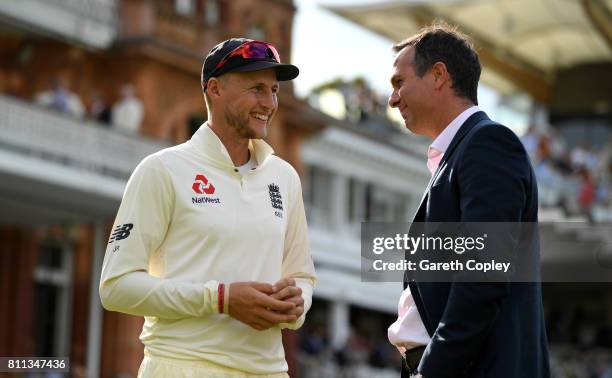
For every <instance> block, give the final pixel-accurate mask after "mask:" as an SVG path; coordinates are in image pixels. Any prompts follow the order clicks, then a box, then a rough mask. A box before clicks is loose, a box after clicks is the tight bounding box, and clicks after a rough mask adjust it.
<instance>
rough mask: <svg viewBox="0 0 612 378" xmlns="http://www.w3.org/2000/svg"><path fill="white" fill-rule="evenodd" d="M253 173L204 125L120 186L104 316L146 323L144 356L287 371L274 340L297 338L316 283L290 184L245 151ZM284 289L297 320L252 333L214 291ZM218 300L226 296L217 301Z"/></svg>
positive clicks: (284, 171) (288, 173)
mask: <svg viewBox="0 0 612 378" xmlns="http://www.w3.org/2000/svg"><path fill="white" fill-rule="evenodd" d="M249 148H250V150H251V151H252V153H253V154H254V155H255V159H256V161H257V167H256V168H255V169H253V170H250V171H248V172H246V173H245V174H244V175H242V174H240V172H239V171H238V170H237V169H236V168H235V167H234V164H233V163H232V160H231V159H230V157H229V154H228V152H227V150H226V149H225V146H224V145H223V143H221V141H220V140H219V138H218V137H217V136H216V134H215V133H214V132H213V131H212V129H210V128H209V127H208V125H207V124H204V125H202V126H201V127H200V128H199V130H198V131H197V132H196V133H195V134H194V136H193V137H192V138H191V140H189V141H188V142H186V143H183V144H180V145H178V146H175V147H171V148H167V149H164V150H162V151H160V152H158V153H155V154H153V155H150V156H148V157H147V158H145V159H144V160H143V161H142V162H141V163H140V164H139V165H138V167H137V168H136V169H135V170H134V173H133V174H132V176H131V177H130V179H129V181H128V183H127V187H126V189H125V192H124V195H123V199H122V201H121V206H120V207H119V212H118V214H117V218H116V219H115V223H114V225H113V232H112V234H111V238H110V240H109V244H108V247H107V249H106V255H105V258H104V265H103V268H102V277H101V282H100V296H101V299H102V303H103V305H104V307H105V308H106V309H108V310H112V311H120V312H124V313H128V314H132V315H140V316H144V317H145V323H144V326H143V329H142V333H141V335H140V340H141V341H142V342H143V343H144V345H145V353H147V354H149V355H152V356H159V357H166V358H176V359H185V360H203V361H207V362H212V363H215V364H219V365H223V366H227V367H231V368H234V369H239V370H243V371H245V372H248V373H253V374H271V373H278V372H283V371H287V363H286V361H285V358H284V350H283V346H282V343H281V328H285V327H287V328H291V329H296V328H299V327H300V326H301V325H302V324H303V322H304V318H305V315H306V311H308V309H309V308H310V305H311V303H312V291H313V287H314V283H315V272H314V265H313V262H312V258H311V256H310V250H309V245H308V236H307V225H306V217H305V213H304V204H303V201H302V190H301V185H300V180H299V176H298V174H297V172H296V171H295V170H294V169H293V167H291V166H290V165H289V164H288V163H287V162H285V161H284V160H282V159H280V158H278V157H276V156H274V155H272V153H273V150H272V148H271V147H270V146H269V145H268V144H267V143H265V142H264V141H262V140H251V142H250V145H249ZM282 277H292V278H294V279H295V281H296V283H297V285H298V286H299V287H300V288H301V289H302V296H303V297H304V302H305V303H304V309H305V312H304V314H303V315H302V316H301V317H300V318H299V319H298V320H297V321H296V322H294V323H291V324H282V325H279V326H278V327H272V328H271V329H268V330H265V331H257V330H255V329H253V328H251V327H249V326H247V325H246V324H244V323H241V322H239V321H238V320H235V319H234V318H231V317H230V316H228V315H226V314H221V313H219V309H218V306H217V300H218V298H217V296H218V294H217V289H218V284H219V282H223V283H225V285H226V290H229V284H230V283H232V282H237V281H260V282H267V283H270V284H273V283H275V282H276V281H278V280H279V279H281V278H282ZM227 297H228V295H226V298H227Z"/></svg>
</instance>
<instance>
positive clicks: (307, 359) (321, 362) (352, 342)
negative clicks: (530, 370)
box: [298, 327, 612, 378]
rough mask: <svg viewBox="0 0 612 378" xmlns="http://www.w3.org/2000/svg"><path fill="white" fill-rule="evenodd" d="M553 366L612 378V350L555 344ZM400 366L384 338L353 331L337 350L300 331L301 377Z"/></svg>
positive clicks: (356, 376)
mask: <svg viewBox="0 0 612 378" xmlns="http://www.w3.org/2000/svg"><path fill="white" fill-rule="evenodd" d="M581 333H582V332H581ZM578 337H584V334H583V333H582V336H580V335H578ZM550 364H551V371H552V376H553V377H555V378H612V349H610V348H603V347H596V348H593V347H588V346H586V345H583V346H577V344H576V343H555V342H552V343H551V344H550ZM400 366H401V356H400V354H399V352H398V351H397V350H396V349H395V348H393V347H392V346H391V345H390V344H389V342H388V341H387V340H386V339H383V338H382V337H378V338H371V337H366V336H364V335H361V334H359V333H357V332H355V330H351V334H350V336H349V338H348V340H347V343H346V345H345V346H344V348H342V349H340V350H334V349H333V348H332V347H331V345H330V343H329V340H328V338H327V336H326V329H325V328H324V327H316V328H311V329H309V328H306V329H304V330H302V332H301V342H300V350H299V353H298V369H299V371H300V377H304V378H335V377H339V378H344V377H346V378H374V377H376V378H387V377H388V378H392V377H393V378H397V377H398V375H399V371H400Z"/></svg>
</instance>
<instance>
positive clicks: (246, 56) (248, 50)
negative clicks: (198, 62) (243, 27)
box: [202, 40, 280, 91]
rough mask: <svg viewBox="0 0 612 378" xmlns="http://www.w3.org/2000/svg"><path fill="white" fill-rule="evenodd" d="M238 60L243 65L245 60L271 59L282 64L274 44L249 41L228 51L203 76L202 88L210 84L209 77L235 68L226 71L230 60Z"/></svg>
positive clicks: (204, 88)
mask: <svg viewBox="0 0 612 378" xmlns="http://www.w3.org/2000/svg"><path fill="white" fill-rule="evenodd" d="M236 60H238V65H241V64H240V62H241V61H244V60H246V61H247V62H248V61H269V62H274V63H277V64H280V56H279V54H278V51H277V50H276V48H275V47H274V46H272V45H271V44H269V43H266V42H263V41H257V40H252V41H248V42H245V43H243V44H241V45H240V46H238V47H236V48H235V49H233V50H232V51H230V52H228V53H227V54H226V55H225V56H224V57H223V58H221V60H220V61H219V63H217V65H216V66H215V68H214V69H213V71H212V72H211V73H210V74H209V75H206V76H205V77H204V78H203V79H204V80H203V82H202V90H203V91H206V87H207V86H208V79H210V78H211V77H214V76H217V75H219V74H221V73H225V72H226V71H231V70H233V69H235V67H234V68H229V67H227V69H226V70H225V71H224V68H223V67H226V65H227V64H228V63H229V62H235V61H236ZM204 68H205V67H204ZM202 74H203V76H204V74H205V72H202Z"/></svg>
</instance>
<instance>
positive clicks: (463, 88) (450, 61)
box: [393, 23, 481, 105]
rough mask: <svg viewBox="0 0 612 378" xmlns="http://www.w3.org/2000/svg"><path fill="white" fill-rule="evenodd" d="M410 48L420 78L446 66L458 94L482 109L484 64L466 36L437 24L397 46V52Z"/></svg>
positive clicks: (445, 25) (394, 47)
mask: <svg viewBox="0 0 612 378" xmlns="http://www.w3.org/2000/svg"><path fill="white" fill-rule="evenodd" d="M407 46H411V47H413V48H414V66H415V71H416V74H417V75H418V76H419V77H422V76H423V75H425V73H426V72H427V71H428V70H429V69H430V68H431V67H432V66H433V65H434V64H435V63H437V62H442V63H444V64H445V65H446V69H447V70H448V73H449V75H450V76H451V79H452V81H453V89H454V90H455V93H456V94H457V95H458V96H461V97H465V98H468V99H470V100H471V101H472V102H473V103H474V104H476V105H478V95H477V90H478V80H479V79H480V71H481V68H480V60H479V59H478V53H477V52H476V50H475V49H474V46H473V45H472V42H471V41H470V39H469V38H468V37H467V36H466V35H464V34H462V33H461V32H459V31H458V30H457V28H456V27H452V26H450V25H448V24H444V23H436V24H434V25H431V26H428V27H426V28H424V29H422V30H421V31H420V32H419V33H418V34H416V35H414V36H412V37H410V38H408V39H405V40H403V41H402V42H400V43H398V44H396V45H394V46H393V51H395V52H400V51H401V50H402V49H404V48H405V47H407Z"/></svg>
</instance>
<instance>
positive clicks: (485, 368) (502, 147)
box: [388, 25, 550, 378]
mask: <svg viewBox="0 0 612 378" xmlns="http://www.w3.org/2000/svg"><path fill="white" fill-rule="evenodd" d="M394 50H395V52H397V57H396V59H395V63H394V71H393V75H392V78H391V84H392V86H393V93H392V94H391V97H390V98H389V105H390V106H391V107H394V108H398V109H399V111H400V113H401V115H402V117H403V119H404V121H405V124H406V127H407V128H408V129H409V130H410V131H412V132H414V133H416V134H420V135H424V136H427V137H429V138H431V139H432V140H433V143H432V144H431V146H430V147H429V150H428V161H427V167H428V169H429V170H430V172H431V173H432V179H431V181H430V184H429V185H428V188H427V190H426V192H425V194H424V196H423V199H422V201H421V204H420V206H419V209H418V210H417V213H416V215H415V217H414V220H413V221H414V222H517V223H518V222H537V215H538V197H537V184H536V179H535V175H534V173H533V170H532V168H531V165H530V162H529V159H528V157H527V154H526V152H525V150H524V148H523V146H522V144H521V142H520V141H519V139H518V138H517V136H516V135H515V134H514V133H513V132H512V131H511V130H510V129H508V128H507V127H505V126H502V125H500V124H497V123H495V122H493V121H491V120H490V119H489V118H488V117H487V115H486V114H485V113H484V112H482V111H480V110H479V109H478V107H477V104H478V100H477V96H476V93H477V87H478V80H479V78H480V71H481V67H480V62H479V58H478V54H477V53H476V51H475V50H474V48H473V46H472V44H471V42H470V41H469V40H468V39H467V37H465V36H464V35H462V34H461V33H459V32H457V31H456V29H454V28H451V27H449V26H447V25H438V26H431V27H428V28H426V29H423V30H422V31H421V32H420V33H419V34H417V35H415V36H413V37H411V38H409V39H407V40H405V41H403V42H401V43H399V44H397V45H396V46H394ZM527 243H528V244H529V245H530V246H531V248H528V249H527V252H522V253H523V254H524V253H528V254H529V256H522V257H521V258H523V259H525V258H526V259H527V261H531V262H532V263H533V264H536V265H537V264H538V262H539V247H538V245H539V244H538V243H539V242H538V240H537V233H534V234H533V237H532V239H531V240H528V241H527ZM519 253H521V252H519ZM409 281H410V282H405V283H404V289H405V290H404V292H403V293H402V296H401V298H400V302H399V305H398V312H399V314H398V315H399V316H398V319H397V321H396V322H395V323H393V324H392V325H391V326H390V327H389V331H388V333H389V335H388V336H389V340H390V341H391V343H393V344H394V345H395V346H397V347H398V349H399V350H400V352H401V353H402V354H403V356H404V365H403V366H402V377H425V378H444V377H470V378H485V377H486V378H541V377H549V376H550V369H549V362H548V346H547V340H546V330H545V326H544V316H543V308H542V296H541V285H540V283H538V282H509V281H506V282H486V283H485V282H478V283H474V282H457V281H455V282H416V281H414V280H409Z"/></svg>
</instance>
